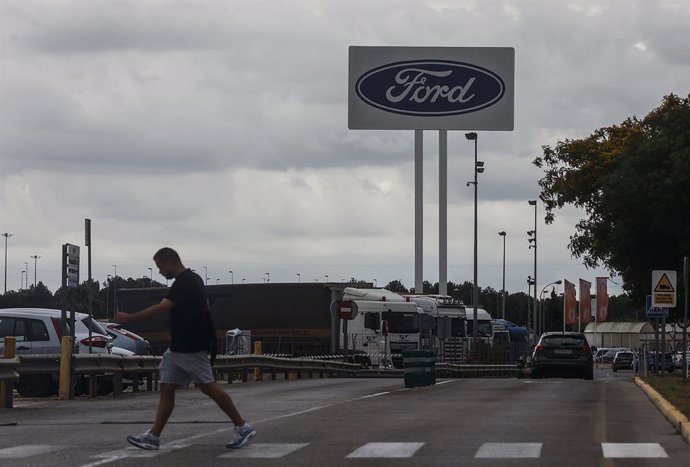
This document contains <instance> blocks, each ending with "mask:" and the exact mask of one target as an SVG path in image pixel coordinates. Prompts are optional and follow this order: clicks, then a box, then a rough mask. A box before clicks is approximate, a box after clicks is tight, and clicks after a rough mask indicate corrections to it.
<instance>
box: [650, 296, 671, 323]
mask: <svg viewBox="0 0 690 467" xmlns="http://www.w3.org/2000/svg"><path fill="white" fill-rule="evenodd" d="M646 305H647V306H646V307H645V310H646V312H645V316H646V317H647V318H650V319H660V318H661V315H662V314H663V315H664V316H665V317H666V318H668V308H663V307H659V306H652V296H651V295H647V300H646Z"/></svg>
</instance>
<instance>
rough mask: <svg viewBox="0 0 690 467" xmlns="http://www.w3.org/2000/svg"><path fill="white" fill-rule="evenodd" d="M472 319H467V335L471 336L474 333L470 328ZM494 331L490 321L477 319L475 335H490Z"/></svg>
mask: <svg viewBox="0 0 690 467" xmlns="http://www.w3.org/2000/svg"><path fill="white" fill-rule="evenodd" d="M473 324H474V323H473V321H472V319H471V318H468V319H467V335H468V336H472V335H474V331H473V328H472V325H473ZM493 333H494V328H493V326H492V325H491V321H487V320H481V319H480V320H477V336H479V337H491V336H492V335H493Z"/></svg>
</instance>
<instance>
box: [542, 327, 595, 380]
mask: <svg viewBox="0 0 690 467" xmlns="http://www.w3.org/2000/svg"><path fill="white" fill-rule="evenodd" d="M549 374H562V375H573V374H574V375H577V376H580V377H581V378H584V379H590V380H591V379H594V369H593V359H592V351H591V349H590V348H589V343H588V342H587V338H586V337H585V335H584V334H582V333H579V332H547V333H544V334H542V336H541V338H540V339H539V342H538V343H537V345H536V346H535V348H534V352H533V354H532V376H533V377H535V378H541V377H543V376H546V375H549Z"/></svg>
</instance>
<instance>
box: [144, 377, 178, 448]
mask: <svg viewBox="0 0 690 467" xmlns="http://www.w3.org/2000/svg"><path fill="white" fill-rule="evenodd" d="M176 389H177V385H176V384H170V383H161V387H160V398H159V402H158V409H157V410H156V421H155V422H154V423H153V426H152V427H151V430H150V431H151V433H153V434H154V435H156V436H160V435H161V432H162V431H163V428H164V427H165V424H166V423H167V422H168V418H170V414H172V411H173V409H174V408H175V390H176Z"/></svg>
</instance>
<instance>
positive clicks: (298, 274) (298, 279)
mask: <svg viewBox="0 0 690 467" xmlns="http://www.w3.org/2000/svg"><path fill="white" fill-rule="evenodd" d="M301 282H302V274H300V273H299V272H298V273H297V283H298V284H299V283H301Z"/></svg>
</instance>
